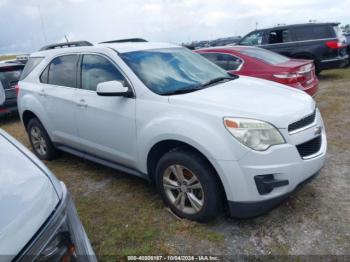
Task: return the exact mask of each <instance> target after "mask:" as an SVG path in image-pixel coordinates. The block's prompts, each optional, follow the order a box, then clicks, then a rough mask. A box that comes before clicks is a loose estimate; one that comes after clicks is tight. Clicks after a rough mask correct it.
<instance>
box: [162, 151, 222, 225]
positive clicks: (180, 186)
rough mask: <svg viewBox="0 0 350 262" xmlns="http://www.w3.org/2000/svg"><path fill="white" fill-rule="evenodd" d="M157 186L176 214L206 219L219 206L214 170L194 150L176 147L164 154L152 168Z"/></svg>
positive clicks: (208, 218) (211, 215) (217, 185)
mask: <svg viewBox="0 0 350 262" xmlns="http://www.w3.org/2000/svg"><path fill="white" fill-rule="evenodd" d="M156 176H157V188H158V190H159V192H160V193H161V195H162V198H163V200H164V202H165V203H166V205H168V206H169V207H170V209H171V210H172V211H173V212H174V213H175V214H176V215H177V216H179V217H181V218H187V219H190V220H195V221H198V222H206V221H208V220H210V219H212V218H214V217H215V216H216V215H217V214H218V213H219V212H220V210H221V207H222V206H223V199H222V197H221V196H222V194H221V190H220V187H219V182H218V181H217V178H216V174H215V171H214V170H213V168H212V167H211V166H210V165H209V163H208V162H207V161H206V160H205V159H204V158H203V157H202V156H200V155H198V154H197V153H194V152H191V151H186V150H181V149H177V150H174V151H170V152H168V153H166V154H165V155H164V156H163V157H162V158H161V159H160V160H159V162H158V165H157V169H156Z"/></svg>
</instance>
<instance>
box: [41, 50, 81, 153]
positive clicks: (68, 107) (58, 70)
mask: <svg viewBox="0 0 350 262" xmlns="http://www.w3.org/2000/svg"><path fill="white" fill-rule="evenodd" d="M78 60H79V55H78V54H67V55H61V56H58V57H56V58H54V59H53V60H52V61H51V62H50V63H49V65H48V66H47V67H46V68H45V70H44V71H43V72H42V74H41V75H40V82H41V83H42V85H41V88H40V91H39V96H40V100H41V102H42V104H43V105H44V108H45V110H46V112H47V114H48V116H49V118H50V123H51V127H52V134H51V135H52V139H53V140H54V141H55V142H56V143H62V144H67V145H70V146H73V147H75V146H76V145H77V142H78V138H77V126H76V120H77V118H76V113H77V105H76V101H77V100H76V95H77V89H76V88H77V65H78Z"/></svg>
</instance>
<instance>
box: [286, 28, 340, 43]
mask: <svg viewBox="0 0 350 262" xmlns="http://www.w3.org/2000/svg"><path fill="white" fill-rule="evenodd" d="M292 30H293V32H294V37H295V40H296V41H305V40H314V39H323V38H333V37H335V33H334V30H333V28H332V26H330V25H326V26H304V27H295V28H293V29H292Z"/></svg>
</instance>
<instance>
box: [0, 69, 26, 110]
mask: <svg viewBox="0 0 350 262" xmlns="http://www.w3.org/2000/svg"><path fill="white" fill-rule="evenodd" d="M23 68H24V64H22V63H0V93H3V94H4V101H1V100H0V116H1V115H4V114H8V113H11V112H17V95H16V85H17V82H18V80H19V77H20V75H21V73H22V70H23Z"/></svg>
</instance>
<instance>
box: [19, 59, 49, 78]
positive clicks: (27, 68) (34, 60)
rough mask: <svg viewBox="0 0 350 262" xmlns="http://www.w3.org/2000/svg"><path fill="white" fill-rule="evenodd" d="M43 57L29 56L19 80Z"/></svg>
mask: <svg viewBox="0 0 350 262" xmlns="http://www.w3.org/2000/svg"><path fill="white" fill-rule="evenodd" d="M43 59H44V58H43V57H29V59H28V62H27V63H26V66H25V67H24V69H23V72H22V75H21V78H20V80H23V79H24V78H26V77H27V76H28V75H29V74H30V73H31V72H32V71H33V70H34V68H35V67H36V66H37V65H38V64H40V62H41V61H43Z"/></svg>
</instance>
